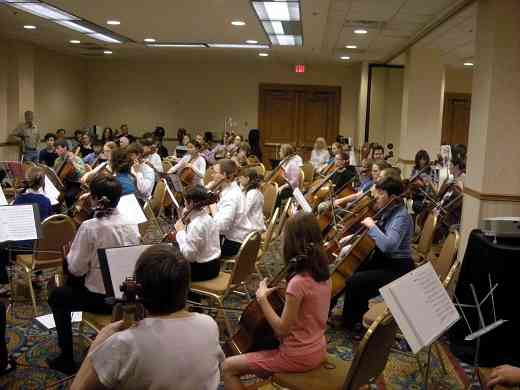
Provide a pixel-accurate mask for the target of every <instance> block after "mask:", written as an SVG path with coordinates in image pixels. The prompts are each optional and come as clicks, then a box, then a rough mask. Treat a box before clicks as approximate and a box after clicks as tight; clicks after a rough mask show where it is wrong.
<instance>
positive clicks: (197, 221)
mask: <svg viewBox="0 0 520 390" xmlns="http://www.w3.org/2000/svg"><path fill="white" fill-rule="evenodd" d="M190 217H191V221H190V223H189V224H188V226H186V229H185V230H181V231H180V232H178V233H177V236H176V238H177V242H178V244H179V248H180V250H181V253H182V255H183V256H184V257H185V258H186V260H188V261H189V262H192V263H207V262H208V261H211V260H215V259H218V258H219V257H220V239H219V234H218V227H217V224H216V223H215V221H213V218H212V217H211V215H209V214H208V211H207V210H206V209H205V208H204V209H203V210H198V211H192V213H191V214H190Z"/></svg>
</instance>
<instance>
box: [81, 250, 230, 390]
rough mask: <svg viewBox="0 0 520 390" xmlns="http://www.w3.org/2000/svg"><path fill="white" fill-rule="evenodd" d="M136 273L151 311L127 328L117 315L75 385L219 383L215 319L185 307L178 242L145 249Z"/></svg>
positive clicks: (191, 389) (185, 272) (191, 387)
mask: <svg viewBox="0 0 520 390" xmlns="http://www.w3.org/2000/svg"><path fill="white" fill-rule="evenodd" d="M135 278H136V281H137V283H138V284H139V286H140V287H141V292H140V293H139V294H138V298H139V299H140V300H141V301H142V303H143V305H144V307H145V308H146V310H147V312H148V316H147V317H146V318H145V319H143V320H141V321H139V322H138V323H137V324H136V326H133V327H131V328H129V329H123V322H122V321H118V322H115V323H112V324H110V325H108V326H106V327H105V328H104V329H103V330H102V331H101V332H100V333H99V334H98V336H97V337H96V339H95V340H94V342H93V343H92V345H91V346H90V349H89V352H88V355H87V357H86V358H85V360H84V361H83V364H82V365H81V368H80V370H79V372H78V375H77V376H76V378H75V380H74V383H73V384H72V387H71V389H72V390H93V389H122V390H128V389H177V390H195V389H208V390H209V389H217V388H218V385H219V382H220V371H219V366H220V364H221V363H222V361H223V360H224V353H223V352H222V349H221V348H220V344H219V330H218V326H217V324H216V323H215V321H214V320H213V319H212V318H211V317H209V316H207V315H205V314H199V313H190V312H189V311H188V310H186V298H187V295H188V290H189V284H190V267H189V263H188V262H187V261H186V260H184V259H183V257H182V255H181V254H180V253H179V251H178V250H176V249H175V248H174V247H171V246H169V245H164V244H163V245H154V246H152V247H150V248H148V249H147V250H145V251H144V252H143V254H142V255H141V256H140V257H139V260H138V261H137V264H136V266H135Z"/></svg>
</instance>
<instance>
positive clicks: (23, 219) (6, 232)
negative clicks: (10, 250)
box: [0, 204, 38, 242]
mask: <svg viewBox="0 0 520 390" xmlns="http://www.w3.org/2000/svg"><path fill="white" fill-rule="evenodd" d="M0 221H2V222H1V223H0V242H3V241H18V240H36V239H37V238H38V231H37V229H36V221H35V217H34V208H33V205H30V204H28V205H17V206H2V207H0Z"/></svg>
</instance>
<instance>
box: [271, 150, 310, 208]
mask: <svg viewBox="0 0 520 390" xmlns="http://www.w3.org/2000/svg"><path fill="white" fill-rule="evenodd" d="M280 158H281V159H282V162H281V163H280V164H282V166H281V169H282V170H283V176H284V180H285V183H284V184H282V185H281V186H280V187H279V188H278V190H279V192H278V199H277V204H276V206H277V207H279V206H280V205H281V204H282V202H283V201H284V200H285V199H287V198H290V197H291V196H292V193H293V190H294V189H295V188H299V187H300V186H301V185H302V184H303V183H300V167H301V166H302V165H303V162H302V158H301V157H300V156H298V155H297V154H296V151H295V149H294V146H292V145H290V144H283V145H282V146H281V147H280Z"/></svg>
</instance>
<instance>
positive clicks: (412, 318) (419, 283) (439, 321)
mask: <svg viewBox="0 0 520 390" xmlns="http://www.w3.org/2000/svg"><path fill="white" fill-rule="evenodd" d="M379 291H380V293H381V295H382V296H383V298H384V300H385V303H386V305H387V306H388V309H389V310H390V312H391V313H392V315H393V316H394V318H395V320H396V322H397V325H399V328H400V329H401V331H402V332H403V335H404V337H405V339H406V341H407V342H408V344H409V345H410V347H411V348H412V351H413V353H417V352H419V351H420V350H421V349H422V348H424V347H426V346H428V345H430V344H431V343H432V342H434V341H435V340H436V339H437V338H438V337H440V336H441V335H442V334H443V333H444V332H445V331H446V330H448V328H450V327H451V326H452V325H453V324H454V323H455V322H457V321H458V320H459V318H460V316H459V313H458V311H457V309H456V308H455V305H454V304H453V302H452V301H451V299H450V297H449V295H448V293H447V292H446V289H445V288H444V287H443V286H442V284H441V281H440V280H439V277H438V276H437V274H436V273H435V270H434V269H433V267H432V265H431V263H426V264H425V265H423V266H421V267H419V268H416V269H415V270H413V271H411V272H409V273H407V274H406V275H404V276H402V277H400V278H399V279H397V280H395V281H393V282H392V283H389V284H387V285H386V286H384V287H382V288H381V289H380V290H379Z"/></svg>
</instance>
